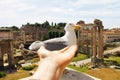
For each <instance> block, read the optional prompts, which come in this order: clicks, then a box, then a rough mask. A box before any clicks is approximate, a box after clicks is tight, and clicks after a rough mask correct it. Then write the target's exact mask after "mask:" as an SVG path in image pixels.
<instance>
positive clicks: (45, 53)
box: [37, 46, 49, 59]
mask: <svg viewBox="0 0 120 80" xmlns="http://www.w3.org/2000/svg"><path fill="white" fill-rule="evenodd" d="M37 53H38V55H39V57H40V58H41V59H42V58H45V57H47V56H48V53H49V51H48V50H47V49H46V48H45V47H44V46H41V47H40V49H39V50H38V51H37Z"/></svg>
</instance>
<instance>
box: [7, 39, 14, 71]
mask: <svg viewBox="0 0 120 80" xmlns="http://www.w3.org/2000/svg"><path fill="white" fill-rule="evenodd" d="M8 44H9V47H10V50H9V52H8V53H7V54H8V61H9V68H10V69H12V70H13V69H15V64H14V55H13V44H12V40H9V41H8Z"/></svg>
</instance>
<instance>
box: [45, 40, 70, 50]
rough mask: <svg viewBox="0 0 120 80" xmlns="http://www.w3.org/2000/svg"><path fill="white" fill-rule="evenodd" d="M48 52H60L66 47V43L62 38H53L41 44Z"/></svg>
mask: <svg viewBox="0 0 120 80" xmlns="http://www.w3.org/2000/svg"><path fill="white" fill-rule="evenodd" d="M43 43H44V46H45V47H46V48H47V49H48V50H51V51H52V50H60V49H63V48H65V47H67V46H68V45H67V41H65V40H64V39H62V38H54V39H50V40H46V41H44V42H43Z"/></svg>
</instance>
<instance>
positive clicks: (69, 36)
mask: <svg viewBox="0 0 120 80" xmlns="http://www.w3.org/2000/svg"><path fill="white" fill-rule="evenodd" d="M64 29H65V35H64V36H62V37H59V38H53V39H49V40H45V41H35V42H33V43H32V44H31V45H30V46H29V49H30V50H35V51H36V50H38V49H39V48H40V46H45V47H46V48H47V49H48V50H51V51H52V50H60V49H63V48H65V47H67V46H72V45H75V44H77V38H76V34H75V31H74V30H75V25H74V24H72V23H69V24H66V26H65V28H64Z"/></svg>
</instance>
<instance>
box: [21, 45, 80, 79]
mask: <svg viewBox="0 0 120 80" xmlns="http://www.w3.org/2000/svg"><path fill="white" fill-rule="evenodd" d="M77 49H78V47H77V45H73V46H70V47H66V48H64V49H62V50H57V51H49V50H47V49H46V48H45V47H44V46H41V47H40V49H39V50H38V51H37V53H38V55H39V57H40V62H39V64H38V69H37V70H36V72H35V73H34V74H33V76H31V77H27V78H23V79H20V80H60V79H61V76H62V73H63V71H64V69H65V67H66V66H67V65H68V64H69V63H70V62H71V61H72V59H73V58H74V55H75V53H76V51H77Z"/></svg>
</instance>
